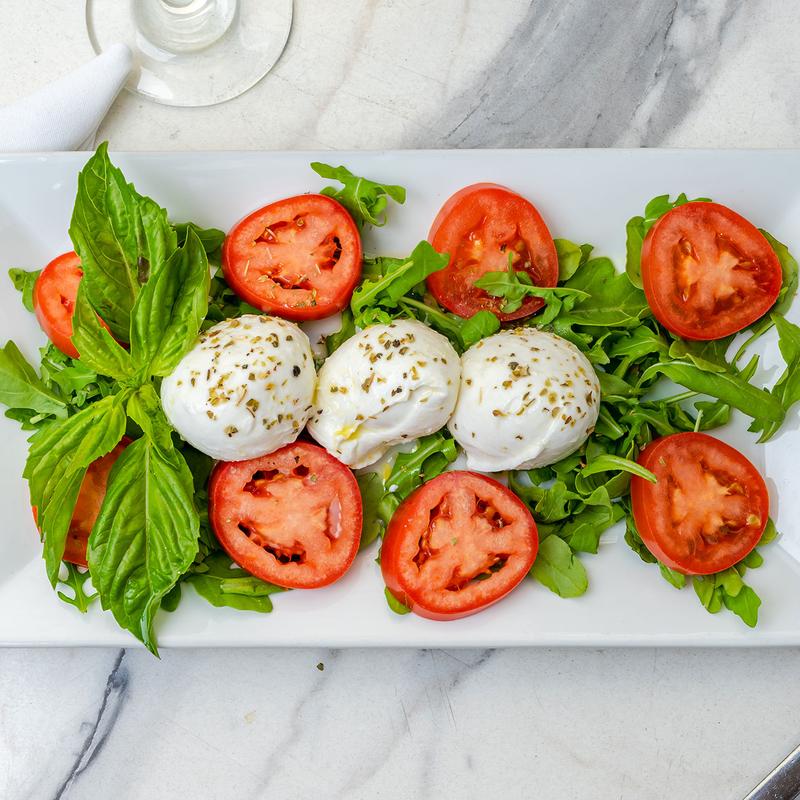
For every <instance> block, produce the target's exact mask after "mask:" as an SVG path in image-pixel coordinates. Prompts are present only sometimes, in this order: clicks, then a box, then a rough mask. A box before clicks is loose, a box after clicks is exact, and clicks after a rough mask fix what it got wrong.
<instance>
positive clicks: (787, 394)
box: [750, 315, 800, 442]
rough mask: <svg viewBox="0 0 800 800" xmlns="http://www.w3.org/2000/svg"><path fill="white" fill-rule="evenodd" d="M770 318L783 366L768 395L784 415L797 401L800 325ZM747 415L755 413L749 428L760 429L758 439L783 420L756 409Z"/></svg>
mask: <svg viewBox="0 0 800 800" xmlns="http://www.w3.org/2000/svg"><path fill="white" fill-rule="evenodd" d="M772 320H773V322H774V324H775V327H776V329H777V331H778V348H779V349H780V351H781V355H782V356H783V360H784V361H785V362H786V369H785V370H784V371H783V373H782V374H781V376H780V377H779V378H778V380H777V382H776V383H775V385H774V386H773V387H772V390H771V391H770V393H769V396H770V398H771V399H774V400H775V401H777V402H778V403H779V404H780V407H781V408H782V409H783V412H784V415H785V414H786V412H788V411H789V409H790V408H791V407H792V406H793V405H794V404H795V403H797V402H798V401H800V327H798V326H797V325H795V324H793V323H791V322H789V321H788V320H787V319H785V318H784V317H781V316H777V315H776V316H773V318H772ZM751 416H755V417H756V421H755V423H754V424H753V425H752V426H751V428H750V430H751V431H761V432H762V433H761V437H760V438H759V440H758V441H759V442H766V441H767V440H768V439H770V438H772V436H774V435H775V434H776V433H777V432H778V430H779V428H780V426H781V422H782V421H783V416H780V417H778V418H775V419H771V420H770V419H769V418H768V417H767V414H766V413H763V412H762V409H759V408H757V409H756V410H755V414H751Z"/></svg>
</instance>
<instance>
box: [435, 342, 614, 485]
mask: <svg viewBox="0 0 800 800" xmlns="http://www.w3.org/2000/svg"><path fill="white" fill-rule="evenodd" d="M599 407H600V383H599V381H598V380H597V375H596V373H595V371H594V369H593V368H592V365H591V364H590V363H589V361H588V359H587V358H586V356H584V355H583V353H581V352H580V350H578V348H577V347H575V345H573V344H572V343H571V342H568V341H567V340H566V339H562V338H561V337H560V336H556V335H554V334H552V333H546V332H544V331H540V330H538V329H536V328H529V327H522V328H517V329H515V330H511V331H503V332H502V333H497V334H495V335H494V336H489V337H487V338H486V339H483V340H481V341H480V342H478V343H477V344H476V345H474V346H473V347H471V348H470V349H469V350H467V352H466V353H464V355H463V356H462V357H461V389H460V391H459V397H458V404H457V405H456V409H455V413H454V414H453V417H452V419H451V420H450V423H449V425H448V428H449V429H450V431H451V433H452V434H453V437H454V438H455V440H456V441H457V442H458V443H459V444H460V445H461V447H463V448H464V451H465V453H466V455H467V466H468V467H469V468H470V469H476V470H481V471H484V472H497V471H501V470H507V469H531V468H533V467H541V466H545V465H547V464H553V463H554V462H556V461H558V460H559V459H561V458H564V456H567V455H569V454H570V453H572V452H573V451H574V450H576V449H577V448H578V447H580V445H581V444H582V443H583V442H584V440H585V439H586V437H587V436H588V435H589V434H590V433H591V432H592V430H594V426H595V423H596V422H597V415H598V412H599Z"/></svg>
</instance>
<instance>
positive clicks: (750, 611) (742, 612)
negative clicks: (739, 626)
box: [722, 584, 761, 628]
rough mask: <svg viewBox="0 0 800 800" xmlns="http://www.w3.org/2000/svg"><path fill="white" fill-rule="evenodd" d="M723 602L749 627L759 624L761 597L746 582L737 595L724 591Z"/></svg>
mask: <svg viewBox="0 0 800 800" xmlns="http://www.w3.org/2000/svg"><path fill="white" fill-rule="evenodd" d="M722 602H723V603H725V608H727V609H728V611H732V612H733V613H734V614H736V616H737V617H739V618H740V619H741V620H742V622H744V624H745V625H747V626H748V627H750V628H755V626H756V625H757V624H758V609H759V607H760V606H761V598H760V597H759V596H758V595H757V594H756V593H755V591H754V590H753V589H752V588H751V587H750V586H748V585H747V584H744V585H743V586H742V589H741V591H740V592H738V593H737V594H735V595H730V594H728V593H727V592H724V591H723V594H722Z"/></svg>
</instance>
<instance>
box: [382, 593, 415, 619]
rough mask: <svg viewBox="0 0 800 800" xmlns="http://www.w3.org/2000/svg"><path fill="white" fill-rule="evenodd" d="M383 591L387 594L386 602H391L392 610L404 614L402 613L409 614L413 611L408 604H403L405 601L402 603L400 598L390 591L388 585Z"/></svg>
mask: <svg viewBox="0 0 800 800" xmlns="http://www.w3.org/2000/svg"><path fill="white" fill-rule="evenodd" d="M383 593H384V595H385V597H386V602H387V603H388V604H389V608H391V609H392V611H394V613H395V614H400V615H402V614H409V613H411V609H410V608H409V607H408V606H406V605H403V603H401V602H400V601H399V600H398V599H397V598H396V597H395V596H394V595H393V594H392V593H391V592H390V591H389V589H388V587H387V588H385V589H384V590H383Z"/></svg>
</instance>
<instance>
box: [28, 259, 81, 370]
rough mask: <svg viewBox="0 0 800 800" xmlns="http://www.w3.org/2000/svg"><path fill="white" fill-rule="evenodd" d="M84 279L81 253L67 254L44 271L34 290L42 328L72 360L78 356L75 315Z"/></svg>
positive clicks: (35, 308) (37, 316) (34, 307)
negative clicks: (75, 339)
mask: <svg viewBox="0 0 800 800" xmlns="http://www.w3.org/2000/svg"><path fill="white" fill-rule="evenodd" d="M82 277H83V270H82V269H81V260H80V257H79V256H78V254H77V253H74V252H73V253H64V254H63V255H60V256H58V257H57V258H54V259H53V260H52V261H51V262H50V263H49V264H48V265H47V266H46V267H45V268H44V269H43V270H42V272H41V274H40V275H39V277H38V278H37V279H36V284H35V285H34V287H33V309H34V312H35V313H36V319H37V320H39V325H41V326H42V330H43V331H44V332H45V333H46V334H47V338H48V339H50V341H51V342H52V343H53V344H54V345H55V346H56V347H57V348H58V349H59V350H60V351H61V352H62V353H64V354H65V355H68V356H71V357H72V358H77V357H78V351H77V350H76V349H75V345H73V344H72V316H73V314H74V313H75V300H76V299H77V297H78V286H79V285H80V282H81V278H82Z"/></svg>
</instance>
